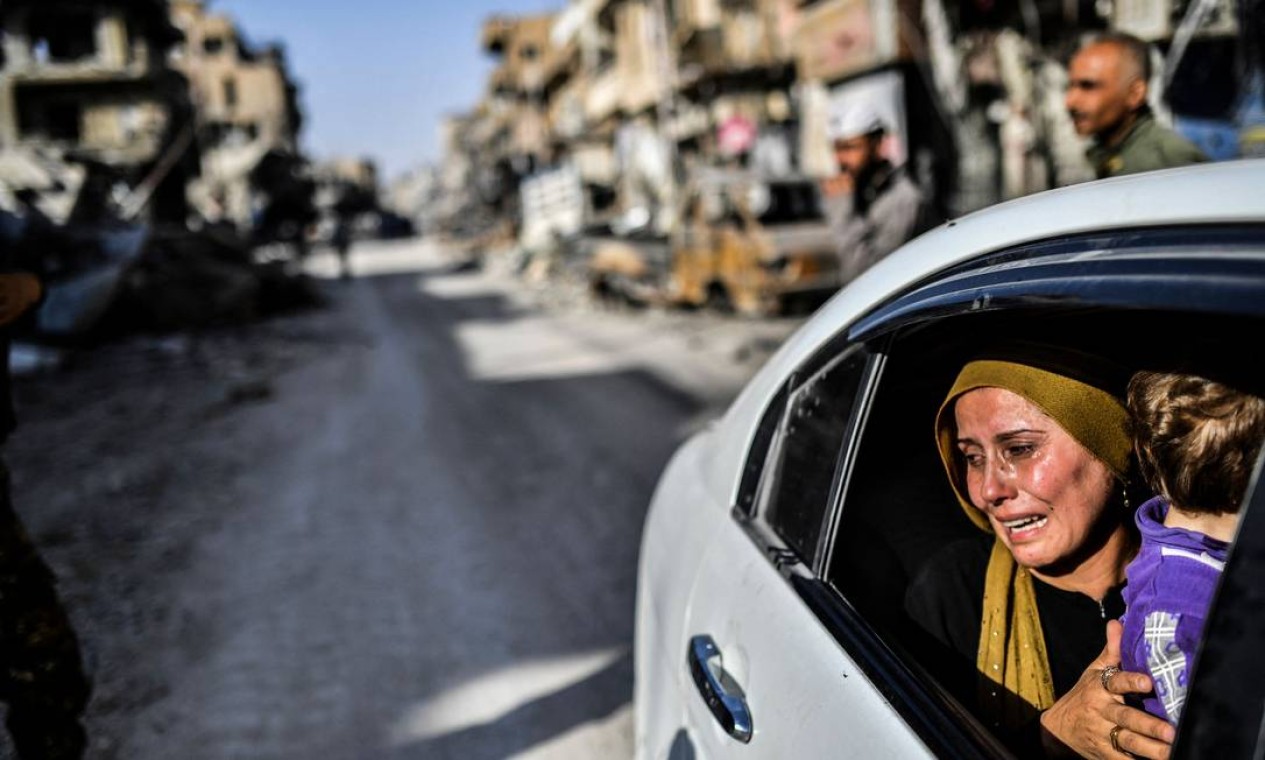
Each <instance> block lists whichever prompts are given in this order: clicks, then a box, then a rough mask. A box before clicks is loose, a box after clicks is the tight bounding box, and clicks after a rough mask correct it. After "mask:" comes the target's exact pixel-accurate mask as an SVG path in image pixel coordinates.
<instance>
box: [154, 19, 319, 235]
mask: <svg viewBox="0 0 1265 760" xmlns="http://www.w3.org/2000/svg"><path fill="white" fill-rule="evenodd" d="M171 18H172V22H173V23H174V24H175V26H176V27H177V28H178V29H180V31H181V32H182V33H183V35H184V41H183V42H182V43H181V44H180V45H178V46H177V47H176V49H175V51H174V52H173V55H172V62H173V65H174V66H175V67H176V68H177V69H178V70H180V71H181V72H183V73H184V75H185V76H186V77H187V78H188V80H189V87H190V92H191V94H192V99H193V102H194V104H195V106H196V112H197V121H198V132H197V134H198V143H199V145H200V146H201V154H202V164H201V176H200V177H199V178H198V179H197V181H195V182H193V183H192V184H191V185H190V187H189V195H190V201H191V203H192V204H193V205H194V207H195V208H196V209H197V211H198V212H199V214H200V215H201V216H202V217H203V218H205V219H207V220H209V221H221V220H224V221H229V222H231V223H232V224H234V225H235V226H237V227H238V228H239V229H242V230H245V229H247V228H249V226H250V224H251V219H252V216H253V214H254V212H255V211H257V210H258V209H259V208H260V207H261V206H262V205H263V199H262V198H261V194H262V193H263V191H262V190H261V189H260V188H258V187H256V186H254V185H253V184H252V182H251V181H250V176H251V171H252V170H253V169H254V168H255V167H256V166H257V165H258V164H259V162H260V161H261V160H262V159H263V157H264V156H265V155H268V154H269V153H283V154H290V155H297V154H298V152H299V146H298V138H299V130H300V129H301V127H302V125H303V119H302V114H301V113H300V111H299V107H298V89H297V87H296V85H295V84H294V82H293V81H292V79H291V77H290V74H289V71H288V68H287V64H286V57H285V50H284V49H283V48H282V47H281V45H280V44H278V43H271V44H267V45H261V46H253V45H251V44H250V43H249V42H248V41H247V40H246V38H245V36H244V35H243V34H242V32H241V30H240V29H239V28H238V27H237V25H236V24H235V23H233V20H232V19H231V18H230V17H228V16H226V15H224V14H212V13H208V12H207V10H206V4H205V3H204V2H203V0H173V2H172V3H171Z"/></svg>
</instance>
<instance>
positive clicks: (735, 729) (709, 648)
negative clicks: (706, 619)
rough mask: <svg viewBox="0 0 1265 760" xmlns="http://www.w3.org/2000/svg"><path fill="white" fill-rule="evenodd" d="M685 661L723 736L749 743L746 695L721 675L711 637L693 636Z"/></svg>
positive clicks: (736, 685)
mask: <svg viewBox="0 0 1265 760" xmlns="http://www.w3.org/2000/svg"><path fill="white" fill-rule="evenodd" d="M687 659H688V660H689V664H690V675H692V676H693V677H694V686H695V687H696V688H697V689H698V693H699V694H700V695H702V697H703V702H704V703H706V704H707V709H709V710H711V712H712V716H713V717H714V718H716V722H717V723H719V724H720V725H721V727H722V728H724V729H725V733H727V734H729V735H730V736H732V737H733V738H735V739H737V740H738V741H740V742H742V743H743V744H746V743H747V742H749V741H751V711H750V710H749V709H747V696H746V695H745V694H743V693H742V688H741V687H739V686H738V684H737V683H735V682H734V680H733V679H732V678H730V677H729V674H728V673H726V672H725V667H724V659H723V658H722V657H721V654H720V649H718V648H717V647H716V642H714V641H712V637H711V636H707V635H701V636H695V637H694V638H692V639H690V651H689V656H688V658H687ZM713 663H715V666H714V668H713Z"/></svg>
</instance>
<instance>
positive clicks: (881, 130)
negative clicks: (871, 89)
mask: <svg viewBox="0 0 1265 760" xmlns="http://www.w3.org/2000/svg"><path fill="white" fill-rule="evenodd" d="M886 134H887V124H886V123H885V122H884V120H883V118H882V117H881V116H879V115H878V113H877V112H876V111H874V110H873V108H871V107H870V106H869V105H867V104H862V103H857V104H852V105H850V106H845V107H843V108H840V109H838V110H837V111H836V112H835V113H833V114H831V116H830V121H829V123H828V124H827V135H828V136H829V138H830V141H831V145H832V148H833V150H834V155H835V160H836V161H837V162H838V165H839V174H838V175H837V176H835V177H832V178H831V179H829V180H827V181H826V182H825V183H824V185H823V190H824V195H825V201H824V206H825V212H826V218H827V219H829V221H830V224H831V226H832V227H833V228H834V229H835V231H836V240H837V250H838V252H839V263H840V270H841V271H840V283H841V284H844V285H846V284H847V283H848V282H850V281H852V280H853V279H854V278H855V277H856V276H857V275H859V274H861V272H864V271H865V270H866V269H869V268H870V266H871V265H873V264H874V263H875V262H876V261H878V260H879V259H881V258H883V257H884V256H886V255H887V254H889V253H891V252H892V251H894V250H896V249H897V248H899V247H900V246H902V245H904V244H905V243H906V242H907V241H908V240H910V239H912V238H914V237H916V236H917V235H919V234H921V233H923V232H925V231H926V230H928V229H930V228H931V227H932V226H934V224H935V222H936V215H935V214H934V212H933V211H932V209H931V205H930V203H929V202H928V200H927V198H926V196H925V194H924V193H923V191H922V190H921V189H919V187H918V185H916V184H915V183H914V181H913V180H912V179H910V178H909V176H908V174H906V172H905V170H904V167H899V166H893V165H892V164H891V162H890V161H888V160H887V159H886V158H884V157H883V155H882V153H881V147H882V144H883V138H884V137H885V136H886Z"/></svg>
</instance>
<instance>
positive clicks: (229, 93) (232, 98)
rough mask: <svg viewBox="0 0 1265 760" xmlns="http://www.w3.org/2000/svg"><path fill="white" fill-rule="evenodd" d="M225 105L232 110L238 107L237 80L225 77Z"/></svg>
mask: <svg viewBox="0 0 1265 760" xmlns="http://www.w3.org/2000/svg"><path fill="white" fill-rule="evenodd" d="M224 107H225V108H227V109H228V110H230V111H232V110H234V109H235V108H237V80H235V79H233V78H231V77H228V78H225V79H224Z"/></svg>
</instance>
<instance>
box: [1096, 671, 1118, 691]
mask: <svg viewBox="0 0 1265 760" xmlns="http://www.w3.org/2000/svg"><path fill="white" fill-rule="evenodd" d="M1119 672H1120V668H1118V667H1116V666H1115V665H1108V666H1107V667H1105V668H1103V669H1102V670H1101V671H1100V672H1099V673H1098V682H1099V683H1101V684H1102V687H1103V688H1104V689H1106V690H1107V691H1111V677H1112V676H1114V675H1115V674H1117V673H1119Z"/></svg>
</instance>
